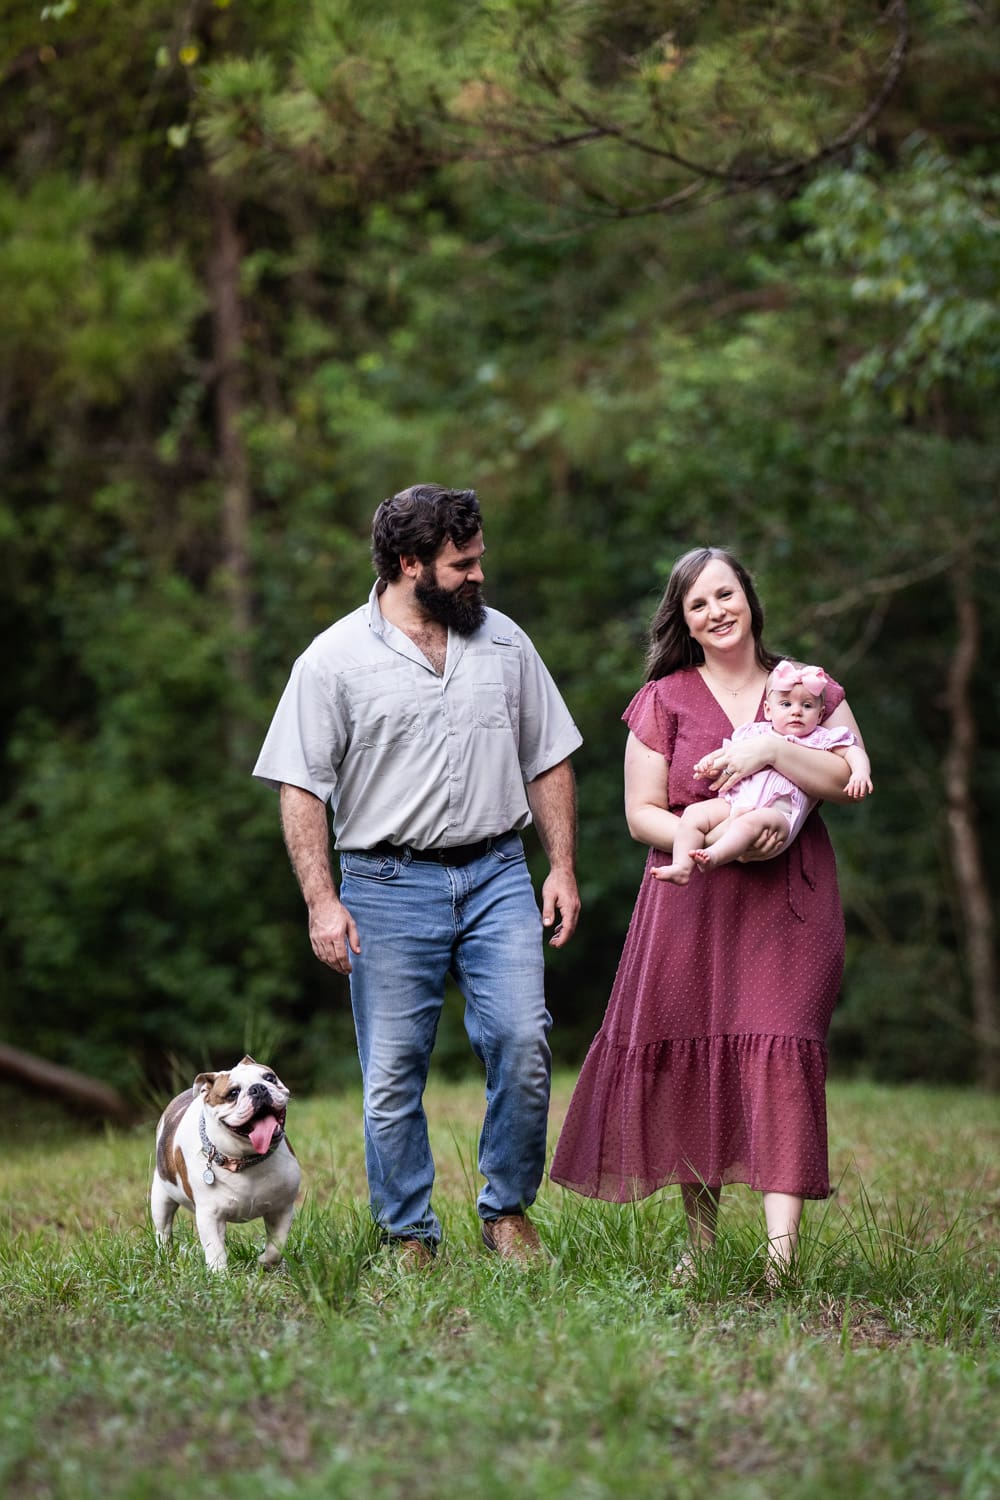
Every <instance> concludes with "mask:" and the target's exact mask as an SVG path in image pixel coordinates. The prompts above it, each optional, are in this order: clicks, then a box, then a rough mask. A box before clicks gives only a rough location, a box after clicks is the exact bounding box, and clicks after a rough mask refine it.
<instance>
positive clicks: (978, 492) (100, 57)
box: [0, 0, 1000, 1095]
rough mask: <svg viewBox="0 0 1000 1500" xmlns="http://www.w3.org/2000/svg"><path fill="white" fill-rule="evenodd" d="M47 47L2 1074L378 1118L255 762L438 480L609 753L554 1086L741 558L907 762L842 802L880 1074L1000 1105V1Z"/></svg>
mask: <svg viewBox="0 0 1000 1500" xmlns="http://www.w3.org/2000/svg"><path fill="white" fill-rule="evenodd" d="M3 32H4V35H3V41H2V49H3V50H2V54H0V101H2V111H0V165H2V179H0V288H2V296H0V444H2V455H3V466H2V472H3V494H2V500H0V542H2V551H0V557H2V562H0V567H2V574H0V628H2V632H3V640H4V671H3V674H2V683H0V733H2V752H0V753H2V762H0V764H2V777H0V803H2V811H0V886H2V893H3V894H2V906H0V1038H2V1040H3V1041H4V1042H6V1043H7V1044H9V1045H12V1046H14V1047H16V1048H19V1049H23V1050H25V1051H27V1052H30V1053H32V1054H36V1055H38V1056H40V1057H42V1058H45V1059H47V1060H49V1061H51V1062H56V1063H61V1064H64V1065H67V1066H70V1067H73V1068H78V1069H82V1070H84V1071H86V1072H88V1073H91V1074H94V1075H96V1076H99V1077H101V1078H104V1079H106V1080H108V1081H109V1082H111V1083H113V1084H115V1085H116V1086H118V1087H120V1088H122V1089H124V1090H125V1091H127V1092H130V1093H132V1094H133V1095H134V1094H136V1093H137V1092H141V1091H142V1089H143V1088H145V1087H148V1086H149V1085H150V1084H152V1085H155V1086H157V1087H158V1086H160V1085H161V1084H162V1083H163V1081H164V1080H165V1079H166V1078H167V1076H168V1075H169V1073H170V1072H171V1070H172V1069H174V1068H176V1067H180V1068H181V1069H182V1070H186V1069H188V1068H189V1067H191V1066H201V1065H203V1064H205V1063H206V1062H216V1063H227V1062H231V1061H232V1060H233V1058H234V1057H235V1056H236V1055H238V1051H236V1050H234V1049H240V1048H242V1047H243V1046H244V1045H246V1046H249V1047H251V1048H259V1049H260V1050H261V1051H262V1052H265V1053H270V1054H271V1056H272V1057H273V1058H274V1059H275V1060H276V1059H278V1058H280V1062H281V1071H282V1073H283V1074H284V1076H285V1077H286V1079H290V1080H293V1081H294V1083H295V1084H296V1086H297V1087H298V1088H300V1089H301V1088H307V1087H326V1086H330V1085H331V1084H336V1083H337V1082H338V1081H341V1080H343V1079H345V1078H347V1077H353V1076H354V1067H355V1063H354V1052H353V1042H352V1034H351V1028H350V1019H349V1008H348V1001H347V994H346V983H345V982H344V981H342V980H340V979H338V978H337V977H336V976H333V975H332V974H330V973H328V972H326V971H324V970H323V968H322V967H321V966H320V965H319V964H318V963H317V962H316V961H315V960H314V958H313V957H312V954H311V951H310V949H309V944H308V940H307V936H306V929H305V920H304V909H303V907H302V904H301V900H300V897H299V895H298V891H297V889H296V887H295V884H294V881H293V879H292V876H291V873H290V870H289V868H288V865H287V861H286V858H285V854H284V850H283V848H282V845H281V841H280V836H279V831H278V821H277V806H276V800H275V799H274V797H273V795H272V794H271V793H269V792H267V791H266V790H265V789H263V788H261V787H260V786H259V785H258V784H257V783H254V782H253V781H252V780H251V778H250V774H249V772H250V767H251V766H252V764H253V760H254V757H255V753H256V748H257V745H258V744H259V741H260V739H261V737H262V735H263V732H264V730H265V728H266V725H267V723H268V720H269V718H270V714H271V711H272V709H273V706H274V703H275V701H276V699H277V697H278V694H279V693H280V691H281V688H282V686H283V684H284V681H285V677H286V675H287V671H288V669H289V667H290V664H291V662H292V660H293V658H294V657H295V656H296V655H297V654H298V652H299V651H300V650H301V649H302V648H303V647H304V645H305V644H306V643H307V642H308V640H309V639H310V638H311V637H312V636H313V635H314V634H316V633H317V632H318V631H319V630H321V629H323V628H324V627H325V626H326V625H327V624H328V623H329V622H330V621H331V620H333V619H334V618H336V617H338V616H339V615H341V614H342V613H344V612H346V611H347V610H348V609H350V608H352V607H354V606H355V605H356V604H358V603H359V602H361V600H362V599H363V598H364V597H365V595H366V593H367V591H368V588H369V587H370V581H371V564H370V559H369V555H368V526H369V522H370V518H371V514H372V511H373V509H374V507H375V506H376V504H377V503H378V502H379V500H381V499H382V498H383V496H385V495H387V494H390V493H392V492H394V491H395V490H398V489H400V488H402V487H403V486H405V485H407V484H409V483H411V482H415V481H418V480H420V481H424V480H434V481H437V482H440V483H443V484H448V485H456V486H467V485H471V486H474V487H475V488H476V489H477V490H478V491H479V494H480V498H481V502H482V504H483V507H484V512H485V516H486V537H487V542H488V547H489V556H488V563H489V567H488V577H487V585H488V597H489V598H490V600H491V602H493V603H495V604H496V605H497V606H498V607H500V608H502V609H504V610H506V611H508V612H509V613H511V614H513V615H514V616H515V617H516V618H517V619H518V620H519V621H520V623H521V624H522V625H523V626H524V628H525V629H527V630H528V631H529V633H530V634H531V635H532V637H533V638H534V640H535V642H536V643H537V645H538V646H539V647H540V649H541V651H542V653H543V655H544V656H545V659H546V660H547V662H548V663H549V665H550V667H551V669H552V670H553V672H554V674H555V675H556V677H557V679H558V681H559V683H560V686H561V688H562V690H563V692H564V694H565V696H566V698H567V701H568V702H569V704H570V707H571V709H572V711H573V713H574V715H575V717H576V719H577V721H578V723H579V725H580V727H581V730H582V731H583V734H584V736H585V742H586V743H585V747H584V749H583V750H582V751H581V752H580V754H579V755H578V756H577V758H576V764H577V770H578V778H579V794H580V806H581V847H580V877H581V886H582V893H583V898H584V902H585V910H584V916H583V921H582V926H581V928H580V931H579V934H578V936H577V937H576V939H575V940H574V942H573V944H572V945H571V946H570V947H569V948H568V949H567V950H566V951H565V952H564V953H558V954H550V955H549V991H550V1001H551V1007H552V1009H553V1011H554V1013H555V1016H556V1021H557V1026H556V1030H555V1032H554V1042H555V1047H556V1052H557V1056H558V1057H559V1058H560V1060H562V1061H565V1062H574V1061H577V1060H578V1059H579V1058H580V1056H581V1055H582V1052H583V1050H584V1049H585V1047H586V1045H587V1043H588V1042H589V1040H590V1037H591V1036H592V1034H593V1032H594V1030H595V1029H596V1027H597V1025H598V1024H599V1021H600V1018H601V1015H602V1013H603V1007H604V1003H605V1001H606V998H607V993H608V989H609V986H610V983H611V979H612V977H613V973H614V968H615V965H616V962H617V958H618V954H619V952H620V948H621V943H622V939H623V936H624V932H625V927H626V925H627V921H628V916H629V912H630V910H631V904H632V900H633V898H634V893H635V888H636V885H637V883H638V880H639V878H640V873H641V869H642V862H643V851H642V850H640V849H639V848H638V847H637V846H635V845H633V844H632V843H630V841H629V839H628V836H627V833H626V830H625V826H624V820H623V816H622V807H621V802H622V789H621V753H622V747H623V742H624V728H623V726H622V725H621V723H620V717H619V716H620V714H621V711H622V709H623V708H624V706H625V704H626V703H627V702H628V700H629V698H630V697H631V696H632V694H633V692H634V691H635V690H636V688H637V687H638V686H639V684H640V682H641V680H642V657H643V650H644V630H645V627H646V624H647V622H648V620H649V617H650V615H651V613H652V610H653V608H654V606H655V603H656V601H657V599H658V597H659V594H660V592H661V590H662V587H663V584H664V581H665V578H666V575H667V573H668V571H669V568H670V565H671V562H672V560H673V559H674V558H675V556H676V555H677V554H678V553H680V552H681V551H684V550H686V549H687V548H688V547H690V546H693V545H698V544H704V543H717V544H724V545H728V546H730V547H732V548H733V549H734V550H735V551H736V552H737V553H738V554H739V555H740V556H741V557H742V558H743V559H744V560H745V561H746V562H747V564H748V565H749V566H750V567H751V569H752V570H753V571H754V573H755V576H756V579H757V583H758V586H759V589H760V592H761V595H762V597H763V599H764V601H765V605H766V608H767V618H768V626H767V639H768V641H769V643H770V644H771V646H772V647H773V648H775V649H780V650H783V651H788V652H794V653H797V654H799V655H802V656H804V657H805V658H806V659H808V660H817V661H819V662H821V663H823V664H824V665H825V666H826V667H827V669H828V670H829V671H831V672H832V673H833V674H834V675H835V676H837V677H838V678H840V679H841V680H843V681H844V682H845V684H846V686H847V689H848V694H849V697H850V701H851V704H852V706H853V708H854V710H855V712H856V714H857V716H858V718H859V720H860V722H861V725H862V727H863V730H864V732H865V735H866V739H867V742H868V745H869V749H870V751H871V755H872V761H873V765H874V776H875V781H876V785H877V792H876V795H875V796H874V797H873V798H872V799H870V800H869V801H868V802H866V803H865V804H863V805H861V806H859V807H856V808H851V809H841V808H832V809H828V810H827V813H826V817H827V820H828V823H829V825H830V827H831V830H832V833H833V837H834V840H835V843H836V846H837V850H838V857H839V861H840V868H841V876H842V889H843V897H844V904H845V909H846V913H847V922H848V956H847V972H846V977H845V985H844V993H843V1000H842V1003H841V1006H840V1008H839V1010H838V1013H837V1016H836V1019H835V1024H834V1030H833V1035H832V1042H831V1045H832V1055H833V1062H834V1066H835V1067H837V1068H839V1069H840V1070H842V1071H847V1070H863V1071H865V1072H867V1073H870V1074H872V1075H875V1076H877V1077H879V1078H883V1079H911V1078H921V1079H925V1080H941V1081H945V1080H947V1081H968V1082H978V1083H980V1084H982V1085H984V1086H988V1087H989V1086H992V1087H996V1085H997V1083H998V1079H1000V1027H998V1007H997V992H996V967H995V933H994V927H993V900H992V892H993V891H994V890H995V889H996V886H997V882H998V878H1000V868H998V852H997V849H998V843H997V838H996V829H997V823H998V812H1000V756H998V752H997V745H998V739H1000V735H998V729H1000V689H998V683H1000V630H998V625H1000V591H998V588H997V583H998V556H1000V553H998V546H997V543H998V531H1000V516H998V508H997V503H996V496H997V471H998V447H997V436H998V417H997V390H998V375H1000V360H998V349H1000V338H998V335H1000V316H998V310H997V301H996V293H997V288H998V285H1000V275H998V272H1000V220H998V215H997V192H998V182H1000V179H998V176H997V169H998V161H997V145H998V139H1000V28H998V14H997V6H996V5H995V4H990V3H983V4H972V3H968V4H966V3H952V0H929V3H911V4H903V3H899V0H893V3H889V4H887V5H886V4H862V3H855V0H836V3H829V0H822V3H819V0H816V3H809V0H788V3H784V4H773V5H763V4H754V3H739V4H737V3H719V4H703V3H698V0H680V3H675V4H666V3H653V0H614V3H612V0H586V3H584V0H554V3H553V0H545V3H542V0H492V3H488V4H469V3H463V4H459V3H457V0H405V3H403V0H382V3H380V4H379V5H378V6H373V5H371V4H366V5H362V4H350V3H347V0H311V3H310V0H284V3H282V0H190V3H187V4H171V3H166V0H133V3H130V4H128V5H122V4H120V3H113V0H60V3H54V4H48V5H44V6H43V5H42V4H41V3H40V0H32V3H27V0H7V4H6V6H5V24H4V28H3ZM533 858H535V859H537V858H538V851H537V848H534V846H533ZM541 868H542V866H541V862H540V861H539V871H540V870H541ZM440 1054H441V1061H442V1063H443V1064H444V1065H446V1066H448V1065H451V1066H454V1067H459V1066H461V1065H463V1063H464V1062H465V1060H466V1056H467V1049H466V1047H465V1044H464V1039H463V1037H462V1034H461V1022H460V1014H459V1010H458V1007H457V1006H456V1007H453V1008H450V1009H449V1011H448V1014H447V1016H446V1019H445V1023H444V1026H443V1029H442V1034H441V1039H440Z"/></svg>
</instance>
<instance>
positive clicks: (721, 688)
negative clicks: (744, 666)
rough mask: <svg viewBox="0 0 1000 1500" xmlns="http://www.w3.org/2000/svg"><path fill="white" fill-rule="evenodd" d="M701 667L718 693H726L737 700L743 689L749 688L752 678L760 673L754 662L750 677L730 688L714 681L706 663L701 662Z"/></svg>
mask: <svg viewBox="0 0 1000 1500" xmlns="http://www.w3.org/2000/svg"><path fill="white" fill-rule="evenodd" d="M702 665H703V666H704V668H705V676H706V677H707V678H708V680H709V682H714V683H715V684H716V686H717V687H718V689H719V692H720V693H728V694H729V695H730V697H732V698H738V697H739V696H740V694H741V693H742V692H743V690H744V688H748V687H749V686H750V684H751V682H753V680H754V678H755V677H756V676H757V674H758V673H759V671H760V667H759V666H758V665H757V663H756V662H754V664H753V671H752V672H751V673H750V676H749V677H748V678H747V679H746V681H745V682H741V683H740V685H739V687H735V688H731V687H727V686H726V684H725V683H724V682H718V681H717V680H716V678H715V677H714V676H713V674H712V673H711V672H710V671H709V669H708V663H707V662H703V663H702Z"/></svg>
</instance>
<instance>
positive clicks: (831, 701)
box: [823, 677, 847, 719]
mask: <svg viewBox="0 0 1000 1500" xmlns="http://www.w3.org/2000/svg"><path fill="white" fill-rule="evenodd" d="M846 697H847V694H846V693H845V692H844V689H843V688H842V687H841V685H840V683H839V682H835V681H834V679H833V678H832V677H828V678H827V679H826V692H825V693H824V695H823V718H824V719H828V718H829V717H830V715H831V714H832V713H833V711H834V709H835V708H839V707H840V705H841V704H842V703H843V701H844V699H845V698H846Z"/></svg>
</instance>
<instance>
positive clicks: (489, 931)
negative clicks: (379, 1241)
mask: <svg viewBox="0 0 1000 1500" xmlns="http://www.w3.org/2000/svg"><path fill="white" fill-rule="evenodd" d="M340 866H341V872H342V877H343V878H342V883H341V890H340V899H341V900H342V901H343V903H344V905H345V906H346V907H347V909H348V911H349V912H350V913H351V915H352V916H353V917H354V920H355V921H356V923H357V925H358V934H359V937H360V939H361V953H360V954H357V955H355V954H352V955H351V963H352V966H353V972H352V974H351V1004H352V1006H353V1008H354V1025H355V1029H356V1031H357V1038H358V1053H359V1055H360V1057H361V1072H362V1077H363V1080H364V1115H365V1162H366V1166H367V1170H368V1191H369V1195H370V1199H371V1209H372V1216H373V1218H374V1219H375V1222H376V1223H377V1224H378V1225H379V1226H380V1227H381V1228H382V1229H383V1230H384V1231H385V1232H386V1233H387V1234H391V1235H402V1236H404V1237H409V1236H414V1237H416V1238H419V1239H424V1240H428V1241H430V1242H431V1243H432V1244H437V1242H438V1241H439V1240H440V1238H441V1225H440V1222H439V1221H438V1219H437V1216H436V1215H435V1214H434V1212H433V1210H432V1208H431V1188H432V1186H433V1183H434V1161H433V1158H432V1156H431V1151H430V1143H429V1141H428V1136H427V1117H426V1115H425V1114H424V1107H423V1092H424V1084H425V1083H426V1081H427V1069H428V1065H429V1063H430V1056H431V1050H432V1048H433V1046H434V1038H435V1035H436V1032H437V1026H438V1020H439V1018H440V1015H441V1006H442V1003H443V999H444V988H445V980H446V978H447V976H448V974H449V973H451V974H452V975H453V976H454V978H455V981H456V982H457V984H458V986H459V988H460V989H461V991H462V994H463V995H464V997H465V1029H466V1032H467V1033H468V1037H469V1041H470V1042H471V1044H472V1050H473V1051H474V1052H475V1054H476V1056H477V1057H478V1058H479V1060H480V1061H481V1062H482V1063H483V1065H484V1067H485V1069H486V1115H485V1118H484V1120H483V1128H482V1134H481V1135H480V1138H479V1170H480V1172H481V1173H482V1175H483V1177H485V1179H486V1183H485V1186H484V1187H483V1189H482V1191H481V1192H480V1194H479V1200H478V1209H479V1214H480V1217H481V1218H483V1219H490V1218H495V1217H496V1216H497V1215H498V1214H501V1213H511V1212H519V1211H522V1210H523V1209H525V1208H527V1207H528V1206H529V1204H531V1203H533V1202H534V1199H535V1194H536V1192H537V1191H538V1184H539V1183H540V1182H541V1180H542V1173H543V1171H544V1167H545V1131H546V1124H547V1120H548V1108H549V1078H550V1073H551V1058H550V1054H549V1046H548V1040H547V1038H548V1033H549V1028H550V1026H551V1025H552V1018H551V1016H550V1015H549V1013H548V1011H547V1010H546V1008H545V996H544V979H543V961H542V925H541V917H540V915H539V911H538V906H537V904H536V902H535V896H534V892H533V890H532V886H531V879H530V876H529V874H528V867H527V864H526V862H525V857H524V848H523V845H522V843H521V840H520V838H519V836H518V835H517V834H516V833H514V834H505V835H503V836H502V837H501V838H498V839H497V840H496V841H495V842H494V843H493V845H492V847H491V848H490V849H488V850H487V852H486V853H485V854H484V855H482V856H481V857H480V858H479V859H475V860H473V861H472V862H471V863H470V864H467V865H460V866H449V865H439V864H435V863H430V862H424V861H420V860H413V859H411V857H410V855H409V854H406V853H404V854H402V855H401V856H396V855H391V854H359V853H352V852H347V851H342V852H341V855H340Z"/></svg>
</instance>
